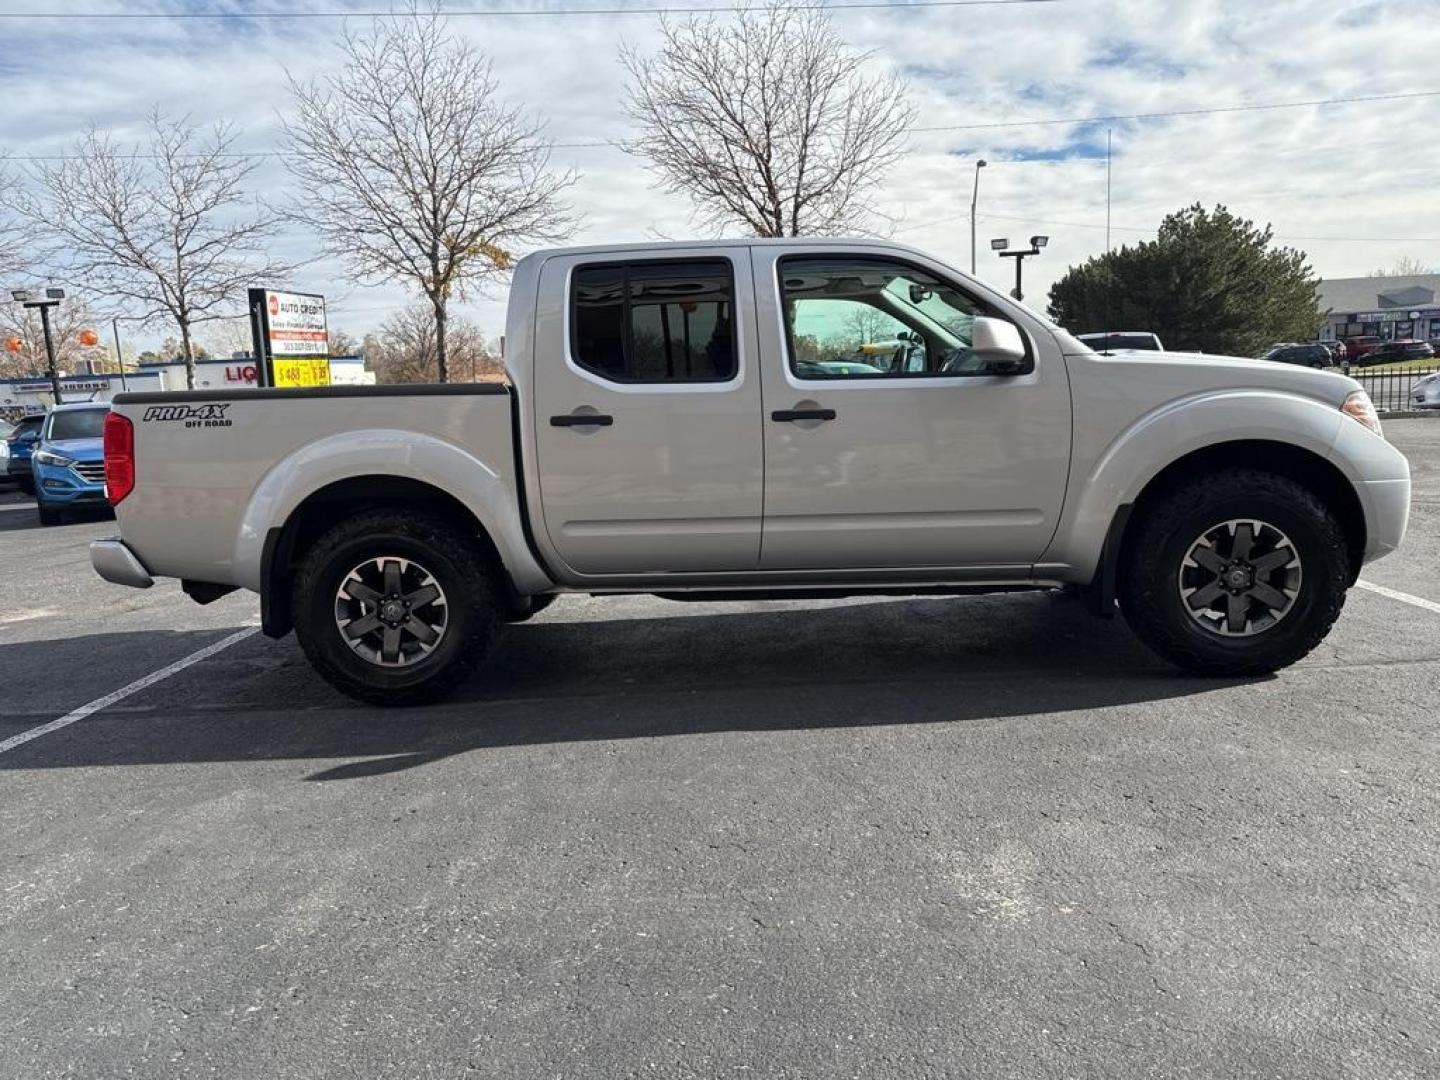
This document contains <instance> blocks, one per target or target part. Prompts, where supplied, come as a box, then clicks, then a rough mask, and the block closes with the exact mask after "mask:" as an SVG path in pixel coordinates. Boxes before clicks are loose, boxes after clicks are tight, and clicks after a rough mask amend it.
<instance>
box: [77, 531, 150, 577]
mask: <svg viewBox="0 0 1440 1080" xmlns="http://www.w3.org/2000/svg"><path fill="white" fill-rule="evenodd" d="M90 565H91V566H92V567H94V569H95V573H97V574H99V575H100V576H101V577H102V578H104V579H105V580H106V581H109V582H111V583H113V584H115V585H129V586H130V587H131V588H132V589H148V588H149V587H150V586H151V585H153V584H155V579H154V578H152V577H151V576H150V572H149V571H148V570H146V569H145V567H144V564H142V563H141V562H140V560H139V559H138V558H136V557H135V553H134V552H133V551H131V550H130V549H129V548H128V547H126V546H125V541H124V540H121V539H120V538H119V537H118V536H112V537H110V538H109V539H107V540H94V541H92V542H91V544H90Z"/></svg>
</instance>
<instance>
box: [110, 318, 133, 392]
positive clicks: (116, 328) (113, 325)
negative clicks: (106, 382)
mask: <svg viewBox="0 0 1440 1080" xmlns="http://www.w3.org/2000/svg"><path fill="white" fill-rule="evenodd" d="M110 329H111V331H112V332H113V333H114V334H115V363H117V364H119V365H120V390H121V392H122V393H123V392H124V391H126V390H128V389H130V388H129V387H128V386H127V385H125V354H124V353H123V352H121V351H120V320H119V319H111V320H110Z"/></svg>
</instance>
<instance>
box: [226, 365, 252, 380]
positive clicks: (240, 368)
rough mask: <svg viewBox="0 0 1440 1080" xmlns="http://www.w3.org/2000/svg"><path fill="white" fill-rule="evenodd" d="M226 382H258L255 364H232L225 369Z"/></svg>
mask: <svg viewBox="0 0 1440 1080" xmlns="http://www.w3.org/2000/svg"><path fill="white" fill-rule="evenodd" d="M225 381H226V382H238V383H253V382H258V381H259V380H258V378H257V375H256V370H255V365H254V364H231V365H230V366H229V367H227V368H226V369H225Z"/></svg>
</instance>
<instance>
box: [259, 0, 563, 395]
mask: <svg viewBox="0 0 1440 1080" xmlns="http://www.w3.org/2000/svg"><path fill="white" fill-rule="evenodd" d="M344 47H345V53H346V59H345V63H344V64H343V65H342V67H341V69H340V72H339V74H336V75H333V76H331V77H329V78H327V79H325V80H324V81H323V82H321V83H304V84H302V83H300V82H298V81H297V80H296V79H295V78H294V77H293V76H292V77H291V79H290V88H291V92H292V94H293V97H294V101H295V107H296V114H295V116H294V117H293V118H292V119H290V120H289V121H287V122H286V125H285V133H286V136H287V139H288V142H289V149H290V157H289V159H288V160H289V162H290V168H291V170H292V172H293V173H294V174H295V177H296V179H297V180H298V181H299V186H300V188H301V190H302V191H303V192H304V195H303V197H301V198H299V199H298V200H297V201H296V203H295V205H294V206H293V208H292V210H291V216H292V217H294V219H295V220H296V221H299V222H301V223H303V224H305V225H307V226H309V227H310V228H312V229H314V230H316V231H317V232H318V233H319V234H320V236H321V237H322V238H323V241H324V250H325V252H326V253H327V254H329V255H333V256H338V257H339V258H341V259H343V260H344V261H345V263H346V266H347V267H348V269H349V272H350V274H351V276H352V278H353V279H354V280H355V281H356V282H359V283H361V284H380V283H383V282H396V281H398V282H402V283H406V284H413V285H415V286H416V287H417V288H418V289H419V291H420V293H421V294H422V295H423V296H424V297H425V298H426V299H427V300H428V301H429V303H430V308H431V311H432V313H433V316H434V320H435V328H436V333H435V340H436V374H437V376H438V378H439V379H440V381H441V382H445V381H446V380H448V378H449V375H450V371H449V367H450V365H449V360H448V352H449V350H448V345H447V335H446V325H445V324H446V314H447V311H448V306H449V302H450V300H451V299H452V298H462V299H463V297H464V296H465V295H466V292H467V287H469V286H472V285H474V284H477V283H481V282H484V281H486V280H487V279H490V278H493V277H495V276H498V275H500V274H502V273H503V272H504V271H505V270H507V269H509V266H510V263H511V255H510V253H511V252H512V251H513V250H514V249H515V248H516V247H517V246H524V245H526V244H530V243H534V242H537V241H542V242H543V241H551V240H558V239H561V238H563V237H565V236H567V235H568V234H569V232H570V230H571V222H570V219H569V216H568V212H567V209H566V207H565V206H564V205H563V204H562V203H561V201H560V193H561V192H562V191H563V190H564V189H565V188H566V187H568V186H569V185H570V184H571V183H572V182H573V181H574V176H573V174H570V173H557V172H555V171H552V169H551V168H550V145H549V142H548V141H547V140H546V139H544V138H543V137H542V134H541V131H540V128H539V127H538V126H537V125H536V124H535V123H534V122H532V121H530V120H529V119H527V118H526V117H525V116H524V114H523V113H522V112H521V111H520V110H519V109H517V108H515V107H512V106H510V105H508V104H506V103H504V102H502V101H501V100H499V98H498V97H497V86H496V82H495V79H494V77H493V75H492V74H491V72H490V64H489V62H488V61H487V60H486V59H485V58H484V57H483V56H482V55H480V54H479V53H478V52H476V51H475V50H474V49H473V48H471V47H470V45H468V44H467V43H466V42H464V41H462V40H460V39H458V38H455V37H453V36H452V35H451V34H450V31H449V28H448V26H447V24H446V21H445V19H444V17H443V15H442V14H441V12H440V9H439V8H438V7H431V8H428V9H425V10H420V9H418V8H412V9H411V10H410V11H409V12H408V13H407V14H402V15H396V16H392V17H390V18H382V19H376V20H375V21H374V22H373V23H372V24H371V26H370V28H369V29H368V30H367V31H364V32H361V33H351V32H349V31H347V32H346V34H345V38H344Z"/></svg>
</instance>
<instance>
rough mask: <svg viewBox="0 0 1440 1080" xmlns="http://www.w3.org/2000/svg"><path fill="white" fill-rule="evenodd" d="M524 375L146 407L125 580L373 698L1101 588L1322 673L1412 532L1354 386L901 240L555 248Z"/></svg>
mask: <svg viewBox="0 0 1440 1080" xmlns="http://www.w3.org/2000/svg"><path fill="white" fill-rule="evenodd" d="M506 334H507V341H508V349H507V358H506V364H507V370H508V374H509V385H508V386H506V385H501V384H488V385H485V384H482V385H467V386H394V387H363V388H362V387H336V388H330V389H319V390H246V391H222V392H217V391H208V390H207V391H195V392H187V393H156V394H128V395H121V396H120V397H118V398H117V399H116V401H115V405H114V410H113V413H112V414H111V416H110V417H109V420H108V427H107V428H106V447H105V452H106V467H107V470H108V484H109V498H110V500H111V501H112V502H113V503H114V504H115V508H116V512H117V516H118V519H119V525H120V533H121V535H120V536H119V537H117V538H114V539H109V540H101V541H98V542H96V543H95V544H94V545H93V548H92V561H93V564H94V567H95V569H96V570H97V571H98V572H99V574H100V575H101V576H102V577H104V578H105V579H107V580H109V581H113V582H118V583H120V584H124V585H131V586H139V587H146V586H149V585H150V584H151V583H152V579H153V578H155V577H157V576H166V577H174V578H179V579H181V583H182V587H183V588H184V589H185V591H186V592H187V593H188V594H189V595H190V596H192V597H193V598H194V599H196V600H198V601H200V602H202V603H203V602H207V601H209V600H211V599H214V598H215V597H217V596H220V595H223V594H224V593H226V592H229V591H232V590H233V589H235V588H243V589H249V590H251V591H253V592H256V593H258V594H259V596H260V610H261V621H262V626H263V629H264V632H265V633H267V634H269V635H271V636H274V637H280V636H283V635H284V634H286V633H288V632H289V631H290V630H291V629H292V628H293V629H294V630H295V631H296V634H297V636H298V638H299V640H300V644H301V646H302V647H303V649H304V650H305V653H306V654H307V655H308V657H309V658H310V660H311V661H312V663H313V664H314V666H315V667H316V668H317V669H318V670H319V671H320V673H321V674H322V675H323V676H324V677H325V678H326V679H328V680H329V681H330V682H331V683H333V684H334V685H335V686H336V687H338V688H339V689H341V690H343V691H344V692H346V693H348V694H352V695H354V696H356V697H358V698H362V699H365V700H368V701H374V702H381V703H386V704H400V703H409V702H417V701H421V700H426V699H432V698H435V697H437V696H439V695H440V694H442V693H444V692H445V691H447V690H449V689H450V688H451V687H453V686H454V685H455V684H456V683H457V682H459V681H460V680H461V679H462V678H464V677H465V676H466V674H467V673H468V672H469V671H470V670H471V669H472V668H473V667H474V666H475V665H476V664H477V663H479V662H480V661H481V660H482V659H483V658H484V657H485V655H486V654H487V653H488V652H489V651H490V650H491V649H492V648H493V646H494V644H495V641H496V638H497V635H498V633H499V630H500V628H501V626H502V624H503V623H505V622H507V621H517V620H521V619H525V618H528V617H529V616H530V615H532V614H534V613H535V612H537V611H539V610H540V609H541V608H543V607H544V606H545V605H546V604H548V603H549V602H550V601H551V600H552V599H553V598H554V597H555V596H556V595H558V594H560V593H567V592H573V593H588V594H591V595H601V594H607V593H634V592H646V593H655V594H658V595H661V596H665V597H669V598H673V599H677V600H691V599H701V600H713V599H726V598H743V599H755V598H765V599H786V598H799V597H805V598H810V597H815V596H817V595H818V596H842V595H857V594H914V593H929V594H934V593H956V594H959V593H974V592H985V591H998V590H1008V589H1015V588H1037V589H1043V588H1053V587H1057V586H1073V587H1077V588H1078V589H1079V590H1080V591H1081V592H1082V593H1083V594H1084V595H1085V596H1086V597H1087V598H1088V601H1089V602H1090V603H1091V604H1092V605H1093V607H1094V610H1095V611H1096V612H1097V613H1098V614H1101V615H1105V616H1108V615H1111V614H1113V613H1114V611H1115V610H1116V609H1117V607H1118V609H1119V610H1120V611H1122V612H1123V613H1124V614H1125V616H1126V618H1127V620H1128V621H1129V622H1130V624H1131V625H1132V626H1133V627H1134V629H1135V631H1136V633H1137V634H1138V635H1139V636H1140V637H1141V638H1142V639H1143V640H1144V641H1145V642H1146V643H1147V644H1148V645H1149V646H1150V647H1151V648H1152V649H1154V650H1155V651H1156V652H1157V653H1159V654H1160V655H1162V656H1164V657H1166V658H1168V659H1169V660H1171V661H1173V662H1175V663H1177V664H1179V665H1181V666H1182V667H1185V668H1188V669H1192V670H1196V671H1202V672H1221V673H1258V672H1266V671H1271V670H1274V669H1276V668H1279V667H1283V666H1284V665H1286V664H1290V663H1292V662H1293V661H1295V660H1297V659H1299V658H1300V657H1302V656H1304V655H1305V654H1306V653H1308V652H1309V651H1310V650H1311V649H1312V648H1314V647H1315V645H1316V644H1317V643H1318V642H1319V641H1320V640H1321V639H1322V638H1323V637H1324V636H1325V634H1326V633H1327V632H1328V631H1329V629H1330V626H1331V625H1332V624H1333V623H1334V621H1335V619H1336V617H1337V616H1338V615H1339V613H1340V608H1341V605H1342V604H1343V602H1344V599H1345V592H1346V590H1347V589H1348V588H1349V586H1350V585H1351V584H1353V583H1354V581H1355V579H1356V576H1357V575H1358V573H1359V571H1360V567H1361V565H1362V564H1363V563H1365V562H1366V561H1368V560H1371V559H1376V558H1379V557H1380V556H1382V555H1384V554H1386V553H1387V552H1389V551H1392V550H1394V548H1395V547H1396V545H1397V544H1399V543H1400V539H1401V536H1402V535H1403V533H1404V531H1405V522H1406V517H1407V514H1408V511H1409V499H1410V480H1409V468H1408V466H1407V464H1406V461H1405V458H1404V457H1403V456H1402V455H1401V454H1399V453H1398V452H1397V451H1396V450H1395V449H1394V448H1392V447H1391V446H1390V445H1389V444H1388V443H1387V442H1386V441H1385V439H1384V437H1383V435H1382V433H1381V428H1380V424H1379V422H1378V420H1377V419H1376V416H1375V413H1374V410H1373V408H1372V407H1371V404H1370V401H1369V399H1368V398H1367V397H1366V395H1365V392H1364V391H1363V390H1362V389H1361V388H1360V387H1359V385H1358V384H1357V383H1355V382H1353V381H1352V380H1350V379H1348V378H1345V377H1343V376H1341V375H1339V374H1335V373H1331V372H1323V371H1310V370H1304V369H1300V368H1295V367H1292V366H1289V365H1281V364H1266V363H1261V362H1257V361H1251V360H1240V359H1232V358H1228V357H1217V356H1201V355H1194V354H1188V355H1187V354H1177V353H1164V352H1150V353H1140V352H1128V353H1116V354H1113V355H1101V354H1097V353H1095V352H1093V351H1092V350H1091V349H1089V348H1087V347H1086V346H1085V345H1083V344H1081V343H1080V342H1079V341H1077V340H1076V339H1075V338H1073V337H1072V336H1071V335H1070V334H1068V333H1066V332H1065V331H1064V330H1061V329H1059V328H1057V327H1055V326H1053V325H1051V324H1050V323H1048V322H1047V321H1046V320H1045V319H1044V318H1042V317H1041V316H1039V315H1037V314H1036V313H1035V312H1033V311H1031V310H1029V309H1028V308H1026V307H1024V306H1022V305H1020V304H1018V303H1016V302H1014V301H1012V300H1010V299H1009V298H1007V297H1006V296H1004V295H1002V294H1001V293H999V292H997V291H995V290H994V289H992V288H991V287H989V286H988V285H986V284H985V283H983V282H981V281H977V280H975V279H973V278H969V277H967V276H966V275H964V274H962V273H960V272H958V271H956V270H954V269H952V268H951V267H949V266H946V265H944V264H942V263H940V262H937V261H936V260H934V259H932V258H930V257H928V256H926V255H924V254H922V253H921V252H918V251H914V250H911V249H909V248H905V247H901V246H898V245H895V244H890V243H883V242H876V241H870V240H861V241H855V240H850V241H841V240H777V241H770V240H765V241H761V240H742V241H729V242H716V243H685V244H665V245H653V244H652V245H644V246H615V247H593V248H571V249H564V250H554V251H543V252H539V253H536V254H533V255H530V256H528V257H527V258H525V259H522V260H521V261H520V263H519V264H518V265H517V266H516V268H515V273H514V283H513V287H512V292H511V296H510V303H509V314H508V319H507V324H506Z"/></svg>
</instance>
